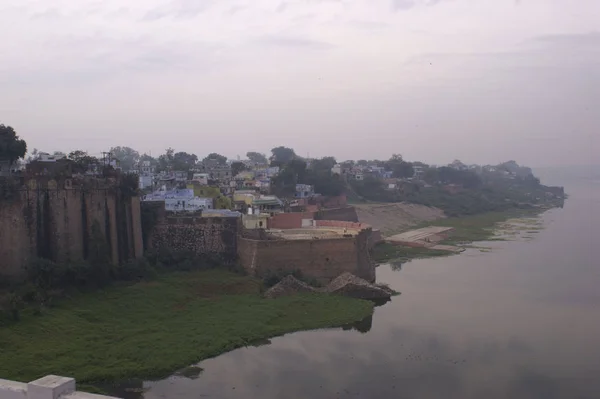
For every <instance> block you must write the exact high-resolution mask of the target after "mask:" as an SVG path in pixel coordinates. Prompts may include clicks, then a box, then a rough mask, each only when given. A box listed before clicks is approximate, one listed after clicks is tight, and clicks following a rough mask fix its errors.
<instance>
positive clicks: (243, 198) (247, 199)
mask: <svg viewBox="0 0 600 399" xmlns="http://www.w3.org/2000/svg"><path fill="white" fill-rule="evenodd" d="M255 196H256V193H255V192H254V191H242V190H238V191H236V192H235V193H233V202H234V203H241V202H244V203H245V204H246V205H248V206H252V203H253V202H254V198H255Z"/></svg>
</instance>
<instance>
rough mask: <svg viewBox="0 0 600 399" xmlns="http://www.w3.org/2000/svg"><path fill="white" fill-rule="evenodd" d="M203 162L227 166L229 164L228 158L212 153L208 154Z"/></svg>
mask: <svg viewBox="0 0 600 399" xmlns="http://www.w3.org/2000/svg"><path fill="white" fill-rule="evenodd" d="M202 162H214V163H217V164H219V165H226V164H227V157H226V156H224V155H221V154H217V153H216V152H213V153H210V154H208V155H207V156H206V157H205V158H204V159H203V160H202Z"/></svg>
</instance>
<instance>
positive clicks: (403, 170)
mask: <svg viewBox="0 0 600 399" xmlns="http://www.w3.org/2000/svg"><path fill="white" fill-rule="evenodd" d="M385 169H386V170H389V171H391V172H392V176H393V177H396V178H406V177H412V176H413V175H414V174H415V171H414V169H413V167H412V165H411V164H410V163H409V162H405V161H404V159H402V155H400V154H393V155H392V157H391V158H390V159H389V160H388V161H387V162H386V163H385Z"/></svg>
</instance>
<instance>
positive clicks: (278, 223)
mask: <svg viewBox="0 0 600 399" xmlns="http://www.w3.org/2000/svg"><path fill="white" fill-rule="evenodd" d="M303 220H330V221H336V220H337V221H342V222H355V223H357V222H358V214H357V213H356V208H354V207H353V206H346V207H343V208H333V209H321V210H317V211H306V212H291V213H279V214H276V215H274V216H272V217H270V218H269V221H268V228H270V229H299V228H301V227H303ZM304 227H305V226H304Z"/></svg>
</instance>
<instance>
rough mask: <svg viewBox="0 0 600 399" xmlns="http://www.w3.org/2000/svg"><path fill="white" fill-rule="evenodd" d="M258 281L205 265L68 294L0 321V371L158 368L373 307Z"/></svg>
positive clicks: (26, 374)
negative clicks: (279, 290) (264, 287)
mask: <svg viewBox="0 0 600 399" xmlns="http://www.w3.org/2000/svg"><path fill="white" fill-rule="evenodd" d="M259 290H260V282H259V281H257V280H255V279H253V278H250V277H244V276H240V275H236V274H232V273H229V272H225V271H219V270H211V271H204V272H189V273H175V274H171V275H168V276H165V277H162V278H161V279H159V280H158V281H153V282H142V283H138V284H136V285H133V286H122V287H112V288H109V289H107V290H105V291H101V292H95V293H91V294H86V295H82V296H81V297H78V298H74V299H71V300H65V301H63V302H62V303H61V304H59V305H58V306H57V307H56V308H53V309H50V310H48V311H47V312H46V313H45V314H44V315H43V316H38V317H35V316H26V317H24V319H23V320H22V321H21V322H18V323H16V324H14V325H11V326H8V327H0V353H1V359H2V360H1V361H0V376H2V378H7V379H13V380H19V381H29V380H33V379H35V378H38V377H40V376H43V375H46V374H58V375H67V376H71V377H75V378H76V379H77V380H78V381H80V382H98V381H114V380H119V379H125V378H136V377H139V378H144V377H146V378H149V377H159V376H164V375H168V374H170V373H172V372H174V371H175V370H177V369H179V368H182V367H185V366H188V365H190V364H192V363H195V362H198V361H200V360H202V359H205V358H208V357H211V356H215V355H218V354H220V353H222V352H225V351H228V350H231V349H234V348H236V347H240V346H243V345H246V344H247V343H249V342H251V341H254V340H257V339H261V338H266V337H271V336H275V335H280V334H283V333H286V332H291V331H297V330H302V329H312V328H323V327H332V326H340V325H342V324H345V323H349V322H353V321H357V320H360V319H362V318H364V317H366V316H368V315H369V314H371V312H372V308H373V305H372V304H371V303H370V302H367V301H361V300H357V299H350V298H345V297H339V296H325V295H312V296H294V297H288V298H282V299H277V300H267V299H262V298H261V296H260V294H259Z"/></svg>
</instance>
